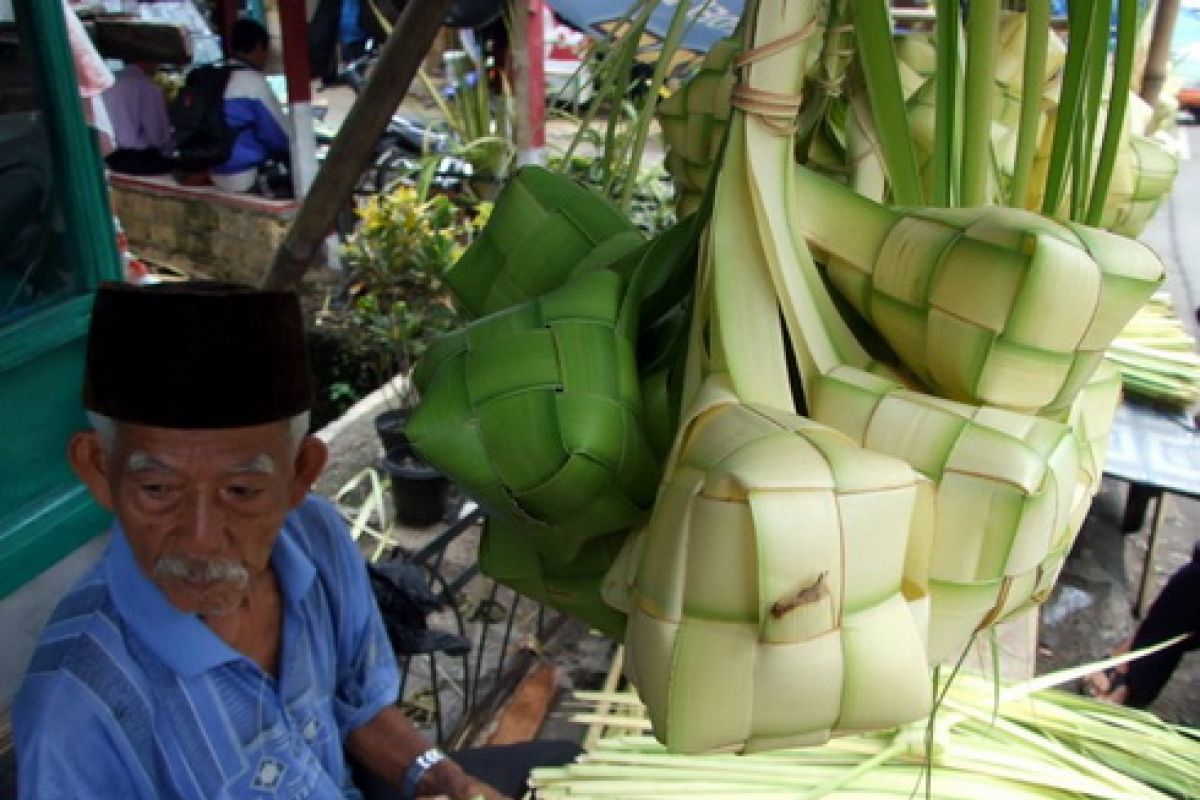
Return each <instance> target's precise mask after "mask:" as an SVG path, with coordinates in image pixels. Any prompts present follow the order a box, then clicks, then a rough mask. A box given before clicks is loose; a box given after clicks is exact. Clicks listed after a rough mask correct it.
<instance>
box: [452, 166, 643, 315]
mask: <svg viewBox="0 0 1200 800" xmlns="http://www.w3.org/2000/svg"><path fill="white" fill-rule="evenodd" d="M644 241H645V240H644V237H643V236H642V234H641V232H639V231H638V229H637V228H636V227H635V226H634V224H633V223H632V222H630V221H629V220H628V219H626V218H625V216H624V215H623V214H622V213H621V212H619V211H618V210H617V209H616V208H614V207H613V205H612V204H611V203H609V202H608V201H607V200H605V199H604V198H602V197H600V196H599V195H598V194H596V193H594V192H590V191H588V190H587V189H585V188H583V187H582V186H580V185H578V184H577V183H575V182H574V181H572V180H571V179H570V178H567V177H565V176H563V175H558V174H555V173H552V172H548V171H546V170H544V169H542V168H540V167H525V168H523V169H521V170H520V171H518V172H517V173H516V174H515V175H514V176H513V177H512V179H511V180H509V182H508V183H507V184H506V185H505V187H504V190H503V191H502V192H501V193H500V196H499V197H497V198H496V205H495V207H494V208H493V209H492V214H491V217H490V218H489V219H488V224H487V225H486V226H485V228H484V230H483V231H482V232H481V233H480V234H479V236H478V237H477V238H476V239H475V241H474V242H472V243H471V246H470V247H469V248H468V249H467V251H466V252H465V253H463V255H462V258H460V259H459V260H458V261H457V262H456V263H455V264H454V266H453V267H452V268H451V269H450V271H449V272H447V273H446V283H447V284H448V285H449V286H450V288H451V289H452V290H453V291H454V294H455V296H456V297H457V298H458V300H459V302H460V304H461V305H462V306H463V308H464V309H466V310H467V312H468V313H470V314H471V315H472V316H474V317H486V316H487V315H489V314H492V313H495V312H497V311H501V310H503V309H505V308H509V307H511V306H515V305H520V304H521V303H524V302H526V301H528V300H532V299H533V298H535V297H540V296H541V295H543V294H545V293H546V292H549V291H551V290H553V289H557V288H558V287H560V286H563V285H565V284H566V283H568V282H569V281H570V280H571V278H572V277H574V276H576V275H583V274H586V273H588V272H591V271H593V270H595V269H599V268H601V267H605V266H609V265H611V264H613V263H614V262H616V261H617V260H618V259H620V258H621V256H624V255H626V254H628V253H630V252H632V251H633V250H635V249H637V248H638V247H639V246H640V245H641V244H642V243H643V242H644Z"/></svg>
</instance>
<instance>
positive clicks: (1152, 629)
mask: <svg viewBox="0 0 1200 800" xmlns="http://www.w3.org/2000/svg"><path fill="white" fill-rule="evenodd" d="M1185 633H1186V634H1191V635H1190V636H1188V637H1187V638H1186V639H1184V640H1183V641H1181V642H1179V643H1177V644H1173V645H1171V646H1170V647H1166V648H1163V649H1162V650H1159V651H1157V652H1154V653H1150V654H1149V655H1145V656H1142V657H1141V658H1138V659H1135V660H1133V661H1130V662H1128V663H1125V664H1118V665H1117V666H1115V667H1109V668H1108V669H1106V670H1104V671H1102V672H1097V673H1095V674H1093V675H1089V676H1088V677H1087V678H1086V679H1085V680H1084V686H1083V688H1084V691H1085V692H1087V693H1088V694H1090V695H1091V696H1092V697H1095V698H1097V699H1100V700H1105V701H1108V702H1110V703H1116V704H1117V705H1126V706H1132V707H1134V708H1146V707H1147V706H1149V705H1150V704H1151V703H1153V702H1154V700H1155V699H1156V698H1157V697H1158V694H1159V692H1161V691H1162V689H1163V687H1164V686H1166V685H1167V681H1168V680H1170V679H1171V673H1173V672H1174V671H1175V668H1176V667H1178V666H1179V662H1180V660H1181V659H1182V658H1183V656H1184V654H1185V653H1187V652H1190V651H1192V650H1197V649H1200V542H1197V543H1196V545H1195V546H1194V547H1193V549H1192V560H1191V561H1189V562H1188V563H1187V564H1184V565H1183V566H1182V567H1180V568H1179V569H1178V570H1176V571H1175V574H1173V575H1172V576H1171V577H1170V579H1169V580H1168V581H1167V583H1166V585H1165V586H1163V589H1162V591H1161V592H1159V594H1158V597H1156V598H1155V599H1154V603H1153V604H1152V605H1151V606H1150V610H1149V611H1148V612H1146V618H1145V619H1144V620H1142V622H1141V624H1139V625H1138V627H1137V630H1136V631H1135V632H1134V634H1133V636H1132V637H1131V638H1129V639H1126V640H1125V641H1124V642H1122V643H1121V644H1120V645H1118V646H1117V648H1116V649H1115V650H1114V651H1113V652H1114V654H1119V653H1127V652H1129V651H1130V650H1141V649H1142V648H1145V647H1151V646H1153V645H1156V644H1158V643H1159V642H1165V641H1167V640H1169V639H1173V638H1175V637H1176V636H1179V635H1180V634H1185Z"/></svg>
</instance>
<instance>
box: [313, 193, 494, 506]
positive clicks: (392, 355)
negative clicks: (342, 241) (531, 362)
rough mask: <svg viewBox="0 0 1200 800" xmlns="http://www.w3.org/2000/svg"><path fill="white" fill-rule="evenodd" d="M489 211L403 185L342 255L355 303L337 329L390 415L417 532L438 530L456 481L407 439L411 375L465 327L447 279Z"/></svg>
mask: <svg viewBox="0 0 1200 800" xmlns="http://www.w3.org/2000/svg"><path fill="white" fill-rule="evenodd" d="M489 209H490V207H489V206H486V205H482V204H481V205H479V206H475V207H463V206H460V205H456V204H455V203H453V202H452V201H451V200H450V199H449V198H447V197H445V196H440V195H439V196H436V197H433V198H428V197H424V196H422V194H421V193H420V192H418V191H417V190H416V189H414V188H412V187H409V186H404V185H399V186H396V187H394V188H393V189H392V190H391V191H389V192H386V193H383V194H379V195H376V196H373V197H371V198H370V199H369V200H368V201H367V202H366V203H365V204H364V205H363V206H362V208H360V209H359V212H358V213H359V217H360V224H359V227H358V230H357V231H356V232H355V233H354V235H353V236H351V238H350V239H349V241H348V242H347V243H346V245H345V246H344V247H343V250H342V260H343V263H344V265H345V267H346V269H347V292H346V297H347V300H346V302H345V304H344V308H343V310H342V311H341V312H340V314H337V315H335V317H336V318H335V320H334V324H337V325H339V326H340V327H341V328H342V332H343V334H344V337H345V341H346V343H347V345H348V346H349V349H350V350H351V351H352V352H353V353H354V355H355V357H356V358H357V359H358V360H359V363H360V365H361V369H363V370H364V371H365V372H366V373H367V374H368V376H369V378H370V379H371V382H372V384H373V385H377V386H381V387H384V390H385V394H386V395H387V400H388V406H389V408H388V409H387V410H386V411H385V412H384V413H383V414H381V415H380V416H379V418H378V419H377V420H376V430H377V431H378V432H379V435H380V439H381V440H382V442H383V446H384V453H385V456H384V466H385V468H386V469H387V471H388V473H389V474H390V475H391V477H392V494H393V501H394V504H395V511H396V519H397V520H398V521H399V522H401V523H403V524H406V525H409V526H411V527H423V526H426V525H431V524H434V523H436V522H437V521H439V520H440V519H441V518H442V516H443V513H444V510H445V496H446V491H447V489H448V486H449V482H448V481H447V480H446V478H445V477H444V476H442V475H441V474H440V473H438V472H437V471H436V470H434V469H433V468H432V467H430V466H429V465H427V464H425V463H424V462H422V461H421V460H420V459H419V458H418V457H417V456H416V454H415V453H413V451H412V449H411V447H410V446H409V445H408V442H407V439H405V438H404V436H403V425H404V422H405V420H406V419H407V416H408V413H409V410H410V409H411V408H412V407H413V406H414V405H415V404H416V403H417V400H418V398H417V396H416V392H415V390H414V389H413V388H412V385H411V383H410V382H409V381H408V380H407V377H406V375H407V373H408V371H409V369H410V368H411V367H412V364H413V362H414V361H415V360H416V359H417V358H418V357H419V356H420V355H421V353H422V352H423V351H424V349H425V347H426V345H427V343H428V342H429V340H430V339H431V338H432V337H434V336H436V335H437V334H439V333H442V332H445V331H448V330H450V329H452V328H454V327H456V326H458V325H459V324H460V316H459V312H458V310H457V309H456V308H455V306H454V301H453V298H452V297H451V295H450V292H449V290H448V289H447V288H446V286H445V283H444V282H443V275H444V274H445V272H446V270H447V269H449V268H450V266H451V265H452V264H453V263H454V262H455V261H457V260H458V257H459V255H460V254H461V253H462V251H463V249H464V248H465V246H466V244H467V243H468V242H469V240H470V238H471V237H472V236H473V235H474V233H475V231H477V230H478V229H479V228H480V227H481V226H482V225H483V222H484V220H485V218H486V215H487V213H488V211H489Z"/></svg>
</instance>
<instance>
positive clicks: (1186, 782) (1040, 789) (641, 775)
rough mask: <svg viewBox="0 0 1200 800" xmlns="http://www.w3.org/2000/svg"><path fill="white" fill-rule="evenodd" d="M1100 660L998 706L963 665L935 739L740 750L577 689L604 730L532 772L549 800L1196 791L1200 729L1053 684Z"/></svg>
mask: <svg viewBox="0 0 1200 800" xmlns="http://www.w3.org/2000/svg"><path fill="white" fill-rule="evenodd" d="M1100 667H1101V665H1100V664H1091V665H1086V666H1085V667H1084V668H1080V669H1077V670H1070V671H1066V672H1062V673H1055V674H1053V675H1048V676H1043V677H1042V678H1040V679H1038V680H1036V681H1031V682H1028V683H1025V684H1017V685H1010V686H1004V687H1003V688H1002V691H1001V694H1000V699H999V700H998V701H997V700H996V696H995V693H994V682H993V681H991V680H990V679H987V678H985V677H982V676H978V675H974V674H970V673H963V674H961V675H959V676H958V678H957V679H956V680H955V681H954V683H953V684H952V685H950V686H947V687H945V693H946V701H945V705H946V707H947V709H950V711H949V712H948V713H946V714H943V715H941V716H940V719H941V720H943V721H942V722H941V723H939V724H937V725H936V727H937V731H936V734H935V737H934V739H933V740H932V741H931V742H930V744H929V745H927V744H926V741H925V739H924V735H923V728H924V727H925V725H926V723H923V722H917V723H914V724H912V725H908V726H903V727H900V728H897V729H893V730H890V731H880V732H878V733H868V734H859V735H855V736H849V737H845V738H841V739H837V740H834V741H832V742H829V743H828V744H826V745H824V746H823V747H819V748H805V749H785V750H778V751H774V752H771V753H760V754H752V755H745V756H730V755H722V754H711V755H673V754H671V753H669V752H667V751H665V749H664V748H663V747H662V746H661V745H659V744H658V743H656V742H654V741H652V740H650V739H648V738H646V737H645V736H644V735H643V734H644V732H645V730H646V720H645V716H644V715H645V707H644V706H643V705H642V704H641V702H640V701H639V698H638V697H637V696H636V695H634V694H633V693H630V692H613V691H605V692H580V693H577V695H576V698H577V704H578V706H579V707H580V708H582V709H583V710H582V711H581V712H580V713H579V714H578V715H577V716H576V719H577V720H578V721H580V722H582V723H584V724H588V725H589V726H590V727H591V729H592V730H593V731H596V732H597V734H596V735H595V736H594V738H593V741H594V744H593V746H591V747H589V749H588V752H587V753H586V754H584V755H583V756H582V757H581V758H580V759H579V760H578V761H577V762H576V763H574V764H570V765H567V766H565V767H560V768H550V769H539V770H536V771H535V772H534V775H533V778H532V782H533V785H534V786H535V788H536V789H537V792H538V796H539V797H546V798H560V797H572V798H599V797H622V798H626V797H629V798H646V800H650V798H666V797H670V798H685V797H696V796H737V797H763V798H776V797H792V798H795V797H803V798H847V800H849V798H858V797H863V796H869V797H878V798H891V797H896V798H905V797H911V796H912V795H913V792H914V790H915V789H917V788H918V787H920V786H921V784H923V783H924V784H925V786H926V793H925V794H926V796H927V797H931V798H934V799H935V800H942V799H943V798H947V799H949V798H954V799H955V800H957V799H958V798H968V797H969V798H991V797H996V798H1002V797H1003V798H1038V799H1039V800H1044V798H1088V800H1099V799H1100V798H1104V799H1105V800H1132V799H1133V798H1146V799H1147V800H1151V799H1154V798H1167V797H1170V796H1174V797H1194V796H1196V795H1197V793H1198V792H1200V777H1197V776H1200V741H1197V739H1196V738H1195V737H1194V736H1189V735H1188V734H1187V733H1186V732H1184V731H1179V730H1176V729H1173V728H1172V727H1171V726H1169V725H1166V724H1164V723H1162V722H1161V721H1160V720H1158V719H1157V718H1155V717H1153V716H1152V715H1149V714H1147V713H1145V712H1141V711H1135V710H1132V709H1127V708H1122V707H1119V706H1111V705H1107V704H1103V703H1100V702H1098V701H1095V700H1090V699H1087V698H1082V697H1079V696H1078V695H1073V694H1068V693H1064V692H1061V691H1057V690H1055V689H1052V688H1048V686H1053V685H1055V684H1057V683H1063V682H1066V681H1069V680H1072V679H1074V678H1075V677H1078V675H1080V674H1081V673H1083V672H1086V671H1092V670H1095V669H1099V668H1100ZM598 708H603V709H604V713H597V711H593V709H598ZM927 769H928V770H929V771H928V772H927Z"/></svg>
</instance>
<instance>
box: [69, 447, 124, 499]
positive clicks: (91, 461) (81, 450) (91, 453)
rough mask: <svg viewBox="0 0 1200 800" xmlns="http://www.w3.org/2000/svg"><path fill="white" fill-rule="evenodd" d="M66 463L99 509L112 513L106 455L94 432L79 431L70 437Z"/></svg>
mask: <svg viewBox="0 0 1200 800" xmlns="http://www.w3.org/2000/svg"><path fill="white" fill-rule="evenodd" d="M67 461H68V462H69V463H70V465H71V469H73V470H75V474H76V475H78V476H79V480H81V481H83V482H84V484H85V485H86V486H87V488H88V491H89V492H91V493H92V497H93V498H95V500H96V502H97V503H99V504H100V506H101V507H103V508H105V509H107V510H109V511H112V510H113V496H112V486H111V484H110V483H109V467H110V464H109V463H108V455H107V454H106V453H105V452H104V445H103V444H102V443H101V441H100V435H99V434H97V433H96V432H95V431H81V432H80V433H77V434H75V435H74V436H72V437H71V441H70V442H69V443H68V444H67Z"/></svg>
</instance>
